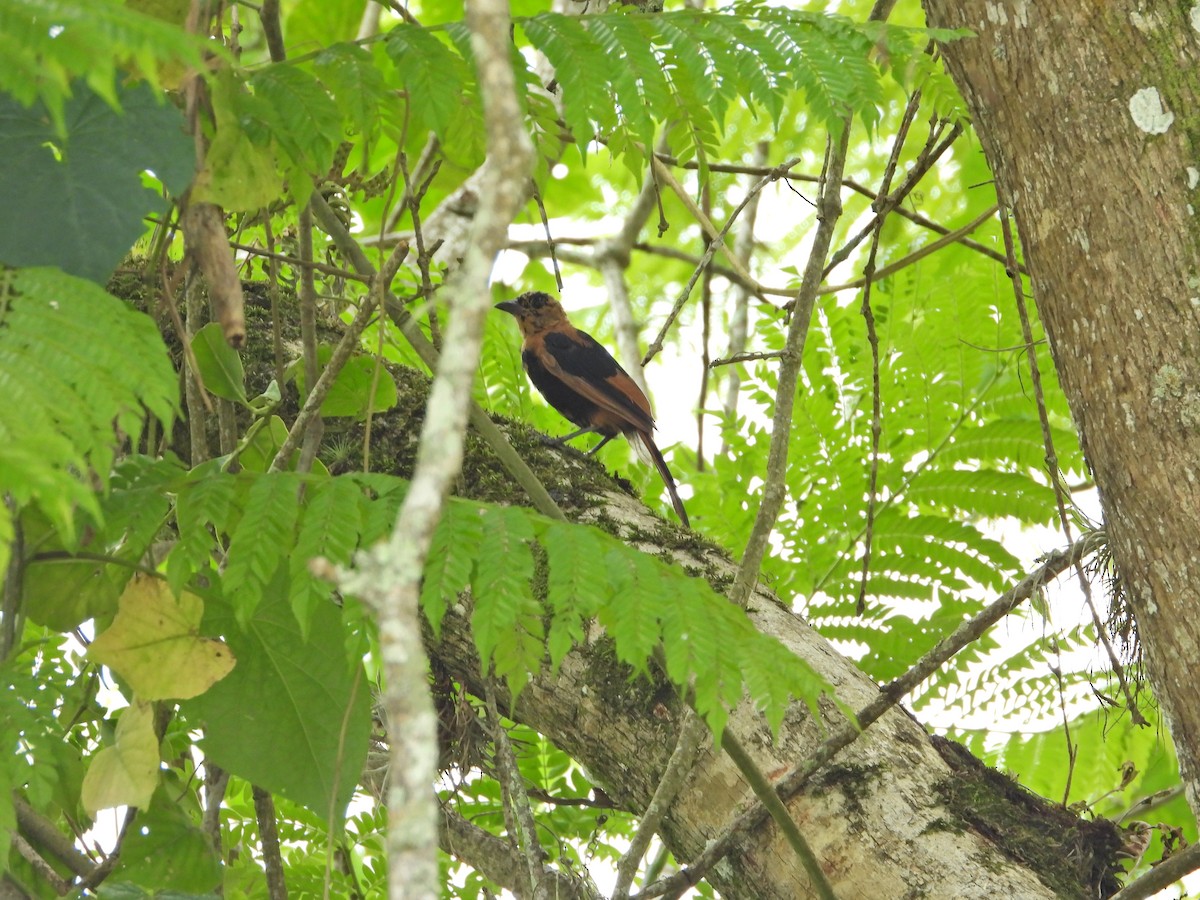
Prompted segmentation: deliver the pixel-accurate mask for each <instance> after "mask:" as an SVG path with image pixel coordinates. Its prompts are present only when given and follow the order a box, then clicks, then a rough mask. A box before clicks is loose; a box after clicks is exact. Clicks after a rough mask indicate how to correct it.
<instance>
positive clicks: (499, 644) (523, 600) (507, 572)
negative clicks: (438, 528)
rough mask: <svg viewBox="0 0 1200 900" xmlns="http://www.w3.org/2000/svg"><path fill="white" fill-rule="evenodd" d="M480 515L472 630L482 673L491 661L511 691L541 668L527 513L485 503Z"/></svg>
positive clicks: (540, 633) (539, 617)
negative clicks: (483, 538) (481, 529)
mask: <svg viewBox="0 0 1200 900" xmlns="http://www.w3.org/2000/svg"><path fill="white" fill-rule="evenodd" d="M480 519H481V521H482V523H483V531H484V533H485V534H486V535H487V538H486V540H484V541H481V542H480V543H479V544H478V545H476V546H475V548H474V550H475V572H474V574H473V577H472V579H471V589H472V592H473V594H474V597H475V608H474V610H473V612H472V614H471V629H472V631H473V633H474V635H475V646H476V648H477V649H478V650H479V658H480V660H481V662H482V663H483V667H484V670H485V671H486V670H487V669H488V667H489V665H494V666H495V670H496V674H497V675H499V676H501V677H502V678H504V679H505V680H506V681H507V682H508V684H509V689H510V690H511V691H512V692H513V694H514V695H516V694H517V693H518V692H519V691H520V690H521V688H522V687H523V686H524V685H525V683H526V682H527V681H528V680H529V677H530V674H531V673H532V672H536V671H537V670H538V668H539V667H540V663H541V657H542V644H543V640H544V635H543V629H542V605H541V604H540V603H539V602H538V601H537V600H535V599H534V597H533V595H532V592H531V590H530V586H529V581H530V579H531V578H532V577H533V536H534V532H533V526H532V523H531V521H530V518H529V515H528V513H527V512H526V511H524V510H520V509H517V508H514V507H486V508H484V509H482V510H481V515H480Z"/></svg>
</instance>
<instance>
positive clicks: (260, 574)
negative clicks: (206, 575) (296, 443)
mask: <svg viewBox="0 0 1200 900" xmlns="http://www.w3.org/2000/svg"><path fill="white" fill-rule="evenodd" d="M240 480H244V481H246V482H248V483H249V489H248V490H247V491H246V494H245V505H244V507H243V510H242V516H241V519H240V520H239V521H238V523H237V525H236V526H234V528H233V533H232V535H231V536H230V539H229V553H228V557H227V561H226V566H225V576H224V578H223V579H222V582H223V587H224V592H225V596H226V597H227V598H228V599H229V601H230V603H231V604H232V605H233V609H234V612H235V613H236V614H237V617H238V621H239V622H240V623H242V624H243V625H245V623H246V622H248V621H249V620H250V617H251V616H252V615H253V614H254V610H255V608H257V606H258V604H259V602H260V601H261V600H262V591H263V587H264V586H265V585H266V584H267V582H268V581H270V580H271V577H272V576H273V575H274V574H275V570H276V569H277V568H278V567H279V564H280V562H282V561H283V558H284V554H285V553H286V552H287V550H288V548H290V547H291V546H292V545H293V544H294V543H295V538H294V536H293V534H292V531H293V529H294V528H295V525H296V520H297V518H298V517H299V514H300V502H299V498H298V491H299V489H300V485H301V483H302V482H303V478H302V477H301V476H298V475H296V474H294V473H292V472H273V473H270V474H267V475H249V474H246V475H243V476H241V479H240Z"/></svg>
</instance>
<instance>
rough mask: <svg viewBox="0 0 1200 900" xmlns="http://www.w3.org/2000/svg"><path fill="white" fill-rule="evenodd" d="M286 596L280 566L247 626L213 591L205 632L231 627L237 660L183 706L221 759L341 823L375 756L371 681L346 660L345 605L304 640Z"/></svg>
mask: <svg viewBox="0 0 1200 900" xmlns="http://www.w3.org/2000/svg"><path fill="white" fill-rule="evenodd" d="M288 594H289V585H288V576H287V566H286V565H280V567H279V568H278V570H277V571H276V572H275V575H274V577H273V578H272V579H271V581H270V589H269V590H267V591H265V592H264V596H263V600H262V602H261V603H260V604H259V605H258V606H257V607H256V608H255V610H254V612H253V613H252V614H251V615H250V616H249V618H248V619H247V620H246V624H245V627H244V628H242V627H241V626H239V625H238V624H237V622H236V621H235V619H234V610H233V607H232V606H230V605H229V604H227V603H224V602H222V601H221V600H220V599H219V598H206V599H207V603H206V610H205V620H204V633H205V634H210V635H214V636H215V635H224V636H225V638H226V640H227V641H228V643H229V645H230V646H231V647H232V648H233V651H234V653H236V654H237V658H238V664H237V667H236V668H235V669H234V670H233V672H231V673H230V675H229V677H227V678H225V679H222V680H221V681H219V682H217V683H216V684H215V685H213V686H212V688H210V689H209V690H208V691H206V692H205V693H204V694H201V695H200V696H199V697H197V698H195V699H193V700H188V701H185V702H184V704H183V706H184V709H185V711H186V713H187V715H188V718H189V721H194V722H198V723H203V724H204V734H205V737H204V741H203V744H202V745H203V747H204V750H205V754H206V755H207V756H208V757H209V758H211V759H212V761H213V762H214V763H216V764H217V765H219V766H221V767H222V768H224V769H227V770H228V771H229V772H231V773H232V774H234V775H237V776H238V777H240V778H244V779H246V780H247V781H249V782H250V783H252V784H256V785H259V786H261V787H264V788H266V789H267V790H270V791H274V792H278V793H280V794H282V795H283V796H285V797H288V798H290V799H291V800H294V801H295V802H297V803H299V804H302V805H303V806H305V807H307V808H308V809H310V810H312V811H313V812H314V813H316V814H317V815H319V816H321V817H322V818H325V819H326V821H329V820H328V818H327V817H328V816H329V815H330V814H331V813H332V814H333V816H334V819H333V822H335V823H336V822H337V821H338V820H339V819H340V817H341V816H342V814H343V812H344V810H345V808H346V804H347V803H348V802H349V800H350V796H351V794H352V793H353V790H354V785H355V784H356V783H357V781H358V778H359V775H360V774H361V773H362V767H363V760H364V759H365V758H366V754H367V736H368V733H369V731H370V727H371V699H370V695H371V691H370V685H369V684H368V682H367V681H366V679H365V678H364V676H363V673H362V666H361V664H359V663H358V662H357V661H355V662H354V664H353V665H352V666H351V665H348V664H347V663H348V660H347V659H346V654H345V651H344V649H343V647H344V636H343V629H342V623H341V617H340V613H339V612H338V610H337V609H336V608H334V607H333V606H332V605H330V604H324V605H318V606H317V607H316V609H315V610H314V613H313V621H312V627H311V628H310V629H309V636H308V640H305V639H304V636H303V635H302V634H301V633H300V626H299V625H298V624H297V622H296V617H295V616H294V615H293V614H292V610H291V607H290V605H289V603H288ZM343 729H344V739H343ZM330 827H336V826H335V825H333V824H331V825H330Z"/></svg>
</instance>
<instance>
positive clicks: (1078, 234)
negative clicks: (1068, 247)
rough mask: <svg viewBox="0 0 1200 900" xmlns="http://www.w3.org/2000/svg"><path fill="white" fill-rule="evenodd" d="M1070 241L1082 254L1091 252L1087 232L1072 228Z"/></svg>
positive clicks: (1090, 243)
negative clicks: (1073, 242) (1081, 250)
mask: <svg viewBox="0 0 1200 900" xmlns="http://www.w3.org/2000/svg"><path fill="white" fill-rule="evenodd" d="M1071 239H1072V240H1073V241H1075V243H1077V244H1078V245H1079V246H1080V247H1081V248H1082V249H1083V252H1084V253H1091V252H1092V242H1091V241H1090V240H1088V236H1087V232H1086V231H1084V230H1083V229H1082V228H1072V229H1071Z"/></svg>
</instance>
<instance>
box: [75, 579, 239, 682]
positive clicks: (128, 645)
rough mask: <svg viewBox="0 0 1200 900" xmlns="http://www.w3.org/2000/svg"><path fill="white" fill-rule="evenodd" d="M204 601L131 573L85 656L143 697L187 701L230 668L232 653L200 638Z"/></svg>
mask: <svg viewBox="0 0 1200 900" xmlns="http://www.w3.org/2000/svg"><path fill="white" fill-rule="evenodd" d="M203 615H204V602H203V601H202V600H201V599H200V598H199V597H197V596H196V595H195V594H189V593H187V592H186V591H185V592H183V593H182V594H180V595H179V597H178V598H176V597H175V595H174V594H172V593H171V589H170V588H169V587H167V584H166V582H164V581H162V580H161V579H158V578H150V577H147V576H140V575H139V576H136V577H134V578H133V580H131V581H130V582H129V584H128V585H127V586H126V588H125V593H123V594H122V595H121V600H120V606H119V608H118V611H117V615H116V618H114V619H113V623H112V625H110V626H109V627H108V629H107V630H106V631H105V632H104V633H103V634H100V635H98V636H97V637H96V639H95V640H94V641H92V646H91V647H89V648H88V656H89V657H90V658H91V659H93V660H95V661H96V662H98V663H100V664H101V665H105V666H108V667H109V668H111V669H112V670H113V671H114V672H116V673H117V674H118V675H120V676H121V677H122V678H124V679H125V680H126V681H127V682H129V686H130V687H132V688H133V692H134V694H136V695H137V696H138V697H140V698H141V699H142V700H165V699H167V698H168V697H170V698H176V699H180V700H186V699H188V698H189V697H195V696H196V695H197V694H203V693H204V692H205V691H207V690H208V689H209V688H210V687H212V685H213V684H215V683H216V682H218V681H220V680H221V679H222V678H224V677H225V676H226V675H228V674H229V673H230V672H231V671H232V670H233V666H234V663H235V662H236V660H235V659H234V657H233V651H232V650H230V649H229V647H228V646H227V645H226V644H224V643H223V642H222V641H218V640H215V639H214V638H205V637H200V618H201V616H203Z"/></svg>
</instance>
